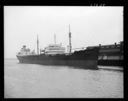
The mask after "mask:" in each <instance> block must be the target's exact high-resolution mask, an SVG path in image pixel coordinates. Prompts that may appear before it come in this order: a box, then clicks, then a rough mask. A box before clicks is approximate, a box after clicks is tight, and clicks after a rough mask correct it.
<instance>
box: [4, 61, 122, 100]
mask: <svg viewBox="0 0 128 101" xmlns="http://www.w3.org/2000/svg"><path fill="white" fill-rule="evenodd" d="M100 67H104V66H100ZM109 68H113V67H110V66H109ZM4 73H5V76H4V82H5V83H4V92H5V94H4V96H5V98H123V71H116V70H112V71H110V70H106V69H99V70H88V69H73V68H69V67H68V66H44V65H36V64H20V63H18V60H16V59H15V60H14V59H13V60H11V59H8V60H5V66H4Z"/></svg>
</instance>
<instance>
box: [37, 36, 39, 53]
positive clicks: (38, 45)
mask: <svg viewBox="0 0 128 101" xmlns="http://www.w3.org/2000/svg"><path fill="white" fill-rule="evenodd" d="M37 54H39V40H38V35H37Z"/></svg>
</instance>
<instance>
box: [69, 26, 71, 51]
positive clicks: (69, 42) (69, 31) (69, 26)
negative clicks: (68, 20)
mask: <svg viewBox="0 0 128 101" xmlns="http://www.w3.org/2000/svg"><path fill="white" fill-rule="evenodd" d="M71 52H72V44H71V32H70V24H69V53H71Z"/></svg>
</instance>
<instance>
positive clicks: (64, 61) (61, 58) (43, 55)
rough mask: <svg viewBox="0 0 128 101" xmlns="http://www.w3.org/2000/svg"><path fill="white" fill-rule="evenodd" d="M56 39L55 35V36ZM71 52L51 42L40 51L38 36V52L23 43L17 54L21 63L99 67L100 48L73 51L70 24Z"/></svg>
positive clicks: (86, 67) (84, 67) (85, 67)
mask: <svg viewBox="0 0 128 101" xmlns="http://www.w3.org/2000/svg"><path fill="white" fill-rule="evenodd" d="M54 39H55V37H54ZM68 50H69V52H67V53H66V52H65V48H64V47H62V45H61V44H56V41H55V43H54V44H50V45H49V46H47V47H45V48H44V49H43V50H40V52H39V40H38V37H37V53H35V51H32V52H30V49H28V48H26V45H23V47H22V48H21V50H20V52H18V54H17V55H16V56H17V58H18V60H19V62H20V63H29V64H41V65H58V66H60V65H63V66H70V67H74V68H83V69H98V67H97V64H98V54H99V48H97V47H96V48H91V49H81V50H75V51H74V52H73V51H72V45H71V32H70V26H69V45H68Z"/></svg>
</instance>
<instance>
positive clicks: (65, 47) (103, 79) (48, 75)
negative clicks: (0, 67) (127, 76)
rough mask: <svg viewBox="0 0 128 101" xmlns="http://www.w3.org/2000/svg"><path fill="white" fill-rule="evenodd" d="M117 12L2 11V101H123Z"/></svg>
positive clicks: (66, 8)
mask: <svg viewBox="0 0 128 101" xmlns="http://www.w3.org/2000/svg"><path fill="white" fill-rule="evenodd" d="M123 10H124V8H123V6H4V11H3V12H4V98H124V89H123V88H124V82H123V79H124V76H123V75H124V67H123V60H124V56H123V53H124V51H123V46H124V44H123V43H124V40H123Z"/></svg>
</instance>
